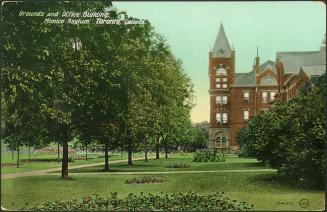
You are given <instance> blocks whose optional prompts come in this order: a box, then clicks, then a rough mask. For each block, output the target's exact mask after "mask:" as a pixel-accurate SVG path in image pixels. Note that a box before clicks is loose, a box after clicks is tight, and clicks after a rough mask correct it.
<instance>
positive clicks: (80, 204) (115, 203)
mask: <svg viewBox="0 0 327 212" xmlns="http://www.w3.org/2000/svg"><path fill="white" fill-rule="evenodd" d="M29 210H33V211H34V210H43V211H62V210H68V211H77V210H84V211H96V210H106V211H116V210H123V211H135V210H141V211H154V210H163V211H181V210H188V211H203V210H205V211H248V210H253V205H250V204H248V203H246V202H243V201H237V200H231V199H230V198H228V197H227V196H226V195H225V194H224V193H223V192H216V193H214V194H209V195H199V194H197V193H196V192H188V193H173V194H161V195H156V194H151V193H147V194H143V193H141V194H140V195H135V194H133V193H130V194H128V195H127V196H125V197H123V198H118V196H117V193H111V195H110V196H100V195H97V194H96V195H92V196H85V197H84V198H82V199H73V200H70V201H55V202H44V203H42V204H41V205H37V206H34V207H32V208H30V209H29Z"/></svg>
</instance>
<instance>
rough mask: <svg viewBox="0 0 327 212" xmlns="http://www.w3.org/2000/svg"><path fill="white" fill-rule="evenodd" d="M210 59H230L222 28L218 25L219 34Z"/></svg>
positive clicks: (229, 49) (229, 50)
mask: <svg viewBox="0 0 327 212" xmlns="http://www.w3.org/2000/svg"><path fill="white" fill-rule="evenodd" d="M211 52H212V57H215V58H230V57H231V52H232V50H231V48H230V46H229V43H228V40H227V37H226V34H225V30H224V26H223V24H222V23H220V27H219V33H218V35H217V37H216V41H215V44H214V46H213V48H212V50H211Z"/></svg>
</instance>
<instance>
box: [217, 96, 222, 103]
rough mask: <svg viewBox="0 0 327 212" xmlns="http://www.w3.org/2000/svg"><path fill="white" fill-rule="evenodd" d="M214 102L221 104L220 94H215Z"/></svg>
mask: <svg viewBox="0 0 327 212" xmlns="http://www.w3.org/2000/svg"><path fill="white" fill-rule="evenodd" d="M216 104H218V105H221V104H222V101H221V96H216Z"/></svg>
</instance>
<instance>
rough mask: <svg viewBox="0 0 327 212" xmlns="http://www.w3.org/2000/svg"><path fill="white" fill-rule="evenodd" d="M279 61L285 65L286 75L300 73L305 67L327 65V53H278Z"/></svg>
mask: <svg viewBox="0 0 327 212" xmlns="http://www.w3.org/2000/svg"><path fill="white" fill-rule="evenodd" d="M276 58H277V60H278V61H280V62H282V63H283V66H284V72H285V73H294V72H296V73H298V72H299V70H300V67H301V66H304V65H323V64H326V52H324V51H307V52H277V57H276Z"/></svg>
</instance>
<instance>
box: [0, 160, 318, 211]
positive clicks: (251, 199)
mask: <svg viewBox="0 0 327 212" xmlns="http://www.w3.org/2000/svg"><path fill="white" fill-rule="evenodd" d="M137 156H138V155H137V154H136V155H135V157H137ZM177 161H178V162H182V163H188V164H189V165H190V167H189V168H183V169H179V168H178V169H168V168H165V165H167V164H169V163H172V162H177ZM102 168H103V167H102V166H101V167H92V168H84V169H79V170H75V172H76V171H77V172H88V173H85V174H83V173H80V174H74V175H71V179H70V180H61V179H60V178H59V174H58V175H57V174H52V175H49V176H37V177H21V178H16V179H10V180H3V181H2V187H1V197H2V200H1V201H2V205H3V206H4V207H6V208H9V209H20V208H22V207H24V206H27V207H30V206H32V205H34V204H37V203H41V202H43V201H54V200H59V199H61V200H65V199H66V200H68V199H73V198H80V197H83V196H85V195H87V194H90V195H91V194H94V193H99V194H103V195H108V194H109V193H110V192H118V194H119V196H123V195H126V194H128V193H130V192H133V193H136V194H138V193H140V192H151V193H160V192H164V193H174V192H188V191H197V192H199V193H201V194H208V193H213V192H216V191H223V192H225V193H226V195H227V196H229V197H231V198H232V199H236V200H239V201H246V202H248V203H250V204H254V208H255V210H272V209H274V210H291V211H294V210H319V209H320V210H321V209H323V208H324V192H323V191H317V190H306V189H302V188H295V187H290V186H288V185H286V184H283V183H280V182H278V181H275V180H272V178H271V177H272V176H274V175H276V172H260V171H255V172H246V170H245V169H251V170H256V169H263V168H265V167H264V166H262V165H261V164H259V163H258V162H257V161H256V160H255V159H251V158H238V157H235V156H230V157H228V159H227V161H226V162H223V163H218V162H209V163H196V162H192V154H187V155H176V154H175V155H170V158H169V159H164V158H161V159H160V160H149V162H147V163H146V162H143V161H134V165H133V166H127V165H126V162H124V163H117V164H111V168H112V171H123V172H127V171H130V172H133V171H170V170H174V171H178V170H235V169H242V170H243V169H244V172H237V173H235V172H233V173H231V172H230V173H228V172H227V173H178V174H176V173H172V174H161V175H160V174H155V175H151V176H159V177H161V178H163V179H165V180H166V182H164V183H162V184H144V185H142V184H141V185H140V184H138V185H135V184H125V180H126V179H130V178H133V177H135V176H144V175H110V173H105V174H103V173H102V174H100V173H99V172H100V171H102ZM72 171H74V170H71V172H72ZM91 171H95V172H94V173H93V174H91V175H90V173H89V172H91ZM302 199H306V200H308V201H309V207H308V208H301V207H300V205H299V202H300V201H301V200H302Z"/></svg>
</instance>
